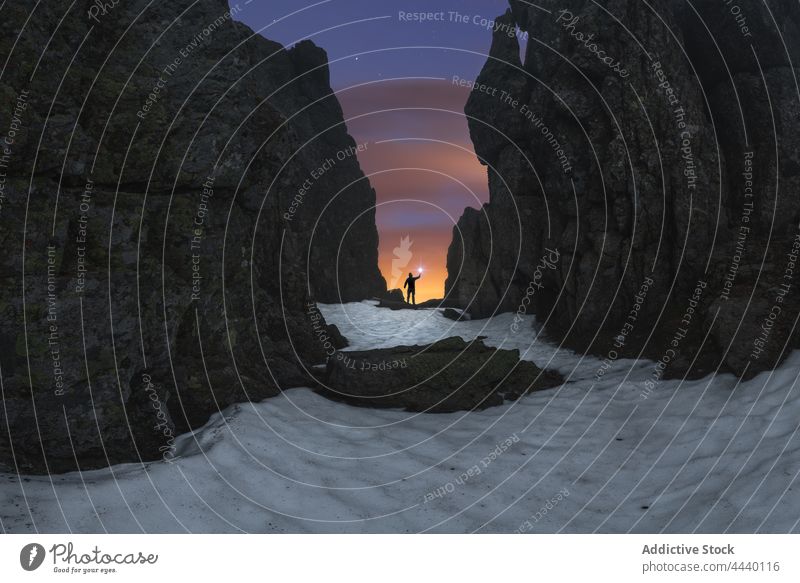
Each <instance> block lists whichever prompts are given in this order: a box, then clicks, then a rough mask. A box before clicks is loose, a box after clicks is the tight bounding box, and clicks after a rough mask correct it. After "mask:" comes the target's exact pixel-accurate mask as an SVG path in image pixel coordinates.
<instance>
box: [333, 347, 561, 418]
mask: <svg viewBox="0 0 800 583" xmlns="http://www.w3.org/2000/svg"><path fill="white" fill-rule="evenodd" d="M562 383H563V379H562V378H561V376H560V375H559V374H558V373H556V372H554V371H549V370H542V369H540V368H538V367H537V366H536V365H534V364H533V363H531V362H528V361H524V360H520V358H519V351H518V350H503V349H497V348H490V347H487V346H486V345H485V344H484V343H483V342H482V341H480V340H475V341H472V342H466V341H464V340H463V339H461V338H455V337H454V338H447V339H444V340H440V341H438V342H435V343H433V344H430V345H425V346H398V347H396V348H388V349H380V350H368V351H357V352H338V353H337V354H336V355H335V356H333V357H331V358H329V359H328V364H327V368H326V372H325V378H324V383H323V384H324V387H323V388H321V389H318V390H319V391H320V392H321V394H324V395H325V396H327V397H329V398H332V399H336V400H341V401H344V402H347V403H350V404H353V405H360V406H364V407H391V408H402V409H405V410H407V411H423V412H427V413H447V412H452V411H470V410H475V409H485V408H487V407H492V406H496V405H501V404H502V403H503V402H504V401H506V400H515V399H518V398H520V397H521V396H522V395H524V394H526V393H528V392H531V391H537V390H541V389H547V388H552V387H555V386H558V385H560V384H562Z"/></svg>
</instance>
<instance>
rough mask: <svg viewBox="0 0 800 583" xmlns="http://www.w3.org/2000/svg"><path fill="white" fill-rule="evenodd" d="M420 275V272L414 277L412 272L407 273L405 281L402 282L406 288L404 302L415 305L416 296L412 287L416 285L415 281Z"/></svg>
mask: <svg viewBox="0 0 800 583" xmlns="http://www.w3.org/2000/svg"><path fill="white" fill-rule="evenodd" d="M420 277H422V274H420V275H418V276H417V277H414V274H413V273H409V274H408V277H407V278H406V282H405V283H404V284H403V287H404V288H408V291H407V292H406V303H409V304H414V305H415V306H416V305H417V298H416V293H415V290H414V287H415V286H416V281H417V280H418V279H419V278H420Z"/></svg>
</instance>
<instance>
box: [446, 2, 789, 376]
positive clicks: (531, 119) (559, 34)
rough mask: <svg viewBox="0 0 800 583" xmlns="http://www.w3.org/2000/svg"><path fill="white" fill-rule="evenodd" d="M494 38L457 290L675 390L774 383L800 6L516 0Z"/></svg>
mask: <svg viewBox="0 0 800 583" xmlns="http://www.w3.org/2000/svg"><path fill="white" fill-rule="evenodd" d="M498 22H499V23H500V24H501V25H500V26H497V27H496V32H495V33H494V38H493V43H492V49H491V54H490V56H489V59H488V60H487V63H486V65H485V66H484V68H483V70H482V72H481V74H480V76H479V78H478V79H477V87H476V88H475V89H474V90H473V91H472V93H471V96H470V98H469V101H468V103H467V105H466V108H465V113H466V115H467V116H468V122H469V127H470V134H471V137H472V141H473V143H474V145H475V151H476V153H477V155H478V156H479V158H480V160H481V162H482V163H484V164H485V165H486V166H487V172H488V181H489V190H490V202H489V203H488V204H486V205H484V207H483V208H482V209H481V210H475V209H467V211H466V212H465V213H464V215H463V216H462V217H461V219H460V221H459V223H458V225H457V226H456V228H455V229H454V235H453V243H452V244H451V247H450V250H449V254H448V272H449V277H448V280H447V283H446V290H447V292H448V293H450V294H452V295H451V297H454V298H457V299H458V301H459V302H460V303H461V304H462V305H464V306H469V309H470V311H471V312H472V313H473V315H478V316H487V315H490V314H492V313H494V312H497V311H518V312H519V313H524V312H528V313H530V312H533V313H535V314H536V315H537V318H538V320H539V321H540V322H542V323H543V324H544V326H545V330H546V332H547V333H548V334H549V335H550V336H551V337H552V338H554V339H556V340H560V341H563V342H564V343H565V344H566V345H567V346H570V347H573V348H575V349H577V350H580V351H591V352H594V353H596V354H599V355H603V356H605V357H607V358H608V360H611V361H613V360H615V359H616V358H619V357H621V356H623V355H627V356H639V355H644V356H648V357H650V358H654V359H657V360H659V361H664V363H665V365H666V367H667V374H682V373H686V372H690V373H691V374H704V373H706V372H709V371H712V370H718V369H719V370H730V371H733V372H735V373H737V374H740V375H744V376H749V375H752V374H753V373H755V372H757V371H760V370H765V369H769V368H772V367H774V366H775V364H776V363H777V362H779V361H780V359H781V358H782V357H783V356H784V355H785V348H787V347H793V346H797V336H796V334H795V332H794V329H795V323H796V319H797V316H798V293H799V292H798V286H800V273H795V271H796V268H795V265H794V261H795V259H796V255H795V253H796V251H797V248H798V245H800V239H799V238H798V235H800V231H798V221H799V220H800V197H799V196H798V186H799V185H798V179H800V166H798V160H800V153H799V151H798V147H797V146H798V144H797V139H798V138H797V135H798V134H797V129H798V119H800V118H799V117H798V113H800V109H799V108H800V92H798V82H797V79H798V69H797V68H796V67H798V63H797V62H796V61H797V59H798V57H800V51H798V47H800V7H798V5H797V3H793V2H790V1H777V2H770V3H768V5H765V4H763V3H739V4H738V6H732V5H731V6H728V5H726V4H725V3H721V2H714V1H711V0H703V1H699V2H693V3H683V2H674V3H673V2H668V3H659V4H655V5H654V4H652V3H650V4H649V5H648V4H645V3H641V2H638V1H634V0H612V1H610V2H606V3H603V5H602V6H601V5H600V3H595V2H591V1H584V0H567V1H563V0H562V1H551V0H547V1H544V2H538V3H537V4H536V6H532V5H530V4H529V3H525V2H520V1H517V0H511V2H510V9H509V10H508V12H507V13H506V14H505V15H504V16H502V17H501V18H500V19H498ZM526 35H527V37H528V38H527V47H526V51H525V57H524V62H522V61H521V60H520V57H519V52H520V49H519V42H518V38H519V37H520V36H522V37H525V36H526ZM792 59H794V60H795V62H793V61H792ZM793 67H794V68H793ZM554 254H555V255H556V256H558V257H559V261H558V264H557V265H553V264H552V262H551V261H550V260H549V258H550V257H552V256H554ZM462 260H463V261H464V262H465V264H464V267H463V268H460V265H461V262H462Z"/></svg>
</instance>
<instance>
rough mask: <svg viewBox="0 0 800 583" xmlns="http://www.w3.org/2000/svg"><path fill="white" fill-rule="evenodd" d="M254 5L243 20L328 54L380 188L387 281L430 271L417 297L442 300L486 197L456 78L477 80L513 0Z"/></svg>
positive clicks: (281, 0) (263, 0)
mask: <svg viewBox="0 0 800 583" xmlns="http://www.w3.org/2000/svg"><path fill="white" fill-rule="evenodd" d="M246 2H247V0H238V1H237V0H231V2H230V3H231V6H236V5H237V4H238V5H239V8H240V9H241V12H239V13H238V14H237V15H236V18H237V20H240V21H241V22H243V23H245V24H247V25H248V26H250V27H251V28H253V29H254V30H256V31H259V32H261V34H263V35H264V36H266V37H267V38H269V39H271V40H274V41H278V42H280V43H282V44H284V45H285V46H291V45H293V44H295V43H297V42H299V41H300V40H304V39H311V40H313V41H314V42H315V43H316V44H317V45H319V46H321V47H322V48H324V49H325V50H326V51H327V53H328V59H329V61H330V73H331V85H332V86H333V89H334V91H336V92H337V95H338V97H339V101H340V102H341V104H342V109H343V110H344V114H345V120H346V123H347V128H348V131H349V132H350V134H351V135H352V136H353V138H354V139H355V140H356V142H357V143H359V144H366V150H365V151H364V152H363V153H362V154H360V155H359V162H360V163H361V168H362V170H363V171H364V173H365V174H366V175H367V176H368V177H369V179H370V182H371V183H372V186H373V187H374V188H375V191H376V193H377V211H376V223H377V227H378V234H379V235H380V248H379V266H380V269H381V272H382V273H383V275H384V277H385V278H386V282H387V285H388V286H389V288H394V287H402V285H403V279H404V278H405V276H406V275H407V273H408V272H409V271H414V272H417V270H418V269H419V268H420V267H422V268H423V274H422V278H421V279H420V280H419V281H418V282H417V301H424V300H426V299H431V298H441V297H443V296H444V280H445V278H446V277H447V269H446V258H447V248H448V246H449V245H450V241H451V239H452V230H453V226H454V225H455V222H456V221H457V220H458V218H459V217H460V216H461V214H462V212H463V211H464V208H465V207H467V206H471V207H475V208H479V207H480V206H481V204H483V203H484V202H486V201H487V200H488V188H487V178H486V169H485V167H483V166H481V164H480V163H479V162H478V160H477V158H476V157H475V154H474V151H473V148H472V142H471V141H470V139H469V130H468V128H467V122H466V119H465V117H464V113H463V110H464V104H465V103H466V100H467V97H468V89H466V88H464V87H462V86H458V85H457V84H455V83H454V82H453V78H454V76H457V77H458V78H460V79H467V80H474V79H475V78H476V77H477V75H478V73H479V72H480V70H481V67H482V66H483V64H484V63H485V61H486V55H487V54H488V52H489V47H490V45H491V40H492V34H491V22H492V21H493V20H494V18H496V17H497V16H499V15H501V14H503V13H504V12H505V11H506V9H507V8H508V4H507V1H506V0H433V1H431V0H428V1H422V0H414V1H405V0H401V1H392V0H372V1H369V0H251V1H250V2H249V3H246ZM415 13H423V14H426V15H427V14H431V16H433V18H435V19H429V18H427V17H426V18H425V20H424V21H420V20H414V18H415V17H413V16H411V15H412V14H415ZM406 237H407V238H408V243H403V242H402V240H403V239H404V238H406ZM393 267H394V270H393ZM398 273H400V274H402V276H401V277H399V279H398V277H397V274H398Z"/></svg>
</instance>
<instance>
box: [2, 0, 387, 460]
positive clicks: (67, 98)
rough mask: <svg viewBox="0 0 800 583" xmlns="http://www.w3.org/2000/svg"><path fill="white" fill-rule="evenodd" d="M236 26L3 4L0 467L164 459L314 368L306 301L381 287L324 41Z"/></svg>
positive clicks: (150, 14) (218, 9)
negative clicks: (224, 413) (270, 36)
mask: <svg viewBox="0 0 800 583" xmlns="http://www.w3.org/2000/svg"><path fill="white" fill-rule="evenodd" d="M235 10H236V8H234V9H233V11H234V12H235ZM234 19H235V13H234V14H231V9H229V7H228V4H227V3H226V2H224V1H223V0H200V1H199V2H190V1H188V0H186V1H184V0H176V1H174V2H168V3H157V2H145V1H143V0H126V1H125V2H106V3H99V2H90V1H89V0H78V2H76V3H74V4H72V5H69V4H64V3H58V2H54V1H51V2H42V3H38V4H36V6H35V7H34V6H33V5H28V4H26V3H20V2H16V3H10V4H6V6H4V8H3V19H2V21H0V55H2V60H3V62H4V63H5V67H4V68H3V70H2V80H1V82H0V139H2V150H0V195H2V196H1V197H0V202H1V203H2V206H1V207H0V241H1V242H2V249H3V252H2V259H0V277H2V285H1V286H0V293H1V294H2V296H1V297H0V314H2V318H0V327H1V328H2V333H1V334H0V340H1V341H2V342H3V346H2V347H1V348H0V366H1V367H2V368H1V369H0V374H1V376H0V379H1V380H2V385H1V386H2V398H3V407H4V410H3V414H2V415H0V468H5V469H12V470H18V471H23V472H61V471H66V470H71V469H76V468H80V469H88V468H95V467H100V466H105V465H108V464H110V463H117V462H130V461H138V460H140V459H154V458H156V457H158V456H162V455H163V456H169V455H170V451H169V447H170V444H171V442H172V439H173V437H174V435H175V434H176V433H177V432H181V431H185V430H188V429H191V428H194V427H197V426H199V425H201V424H203V423H205V421H206V420H207V419H208V417H209V415H210V414H212V413H215V412H217V411H218V410H219V409H221V408H223V407H225V406H227V405H229V404H231V403H233V402H237V401H242V400H246V399H263V398H265V397H267V396H270V395H274V394H276V392H277V391H278V390H280V389H281V388H284V387H288V386H296V385H298V384H304V383H305V382H306V372H305V367H306V366H308V365H309V364H312V363H319V362H321V361H323V360H324V356H325V351H326V338H327V336H326V333H327V330H326V327H325V322H324V320H323V319H322V317H321V316H320V315H319V313H318V312H317V311H316V310H315V308H314V307H313V303H312V300H313V299H317V300H322V301H326V302H336V301H351V300H358V299H363V298H365V297H370V296H373V295H376V294H379V293H380V292H382V291H383V290H384V289H385V283H384V281H383V278H382V277H381V276H380V273H379V271H378V268H377V231H376V228H375V221H374V204H375V193H374V191H373V190H372V188H371V187H370V185H369V182H368V181H367V179H366V178H365V177H364V175H363V173H362V172H361V170H360V167H359V164H358V159H357V154H358V151H359V149H360V148H363V147H364V146H363V145H359V144H356V143H355V142H354V141H353V139H352V138H351V137H350V136H349V135H348V134H347V129H346V127H345V123H344V120H343V116H342V111H341V108H340V106H339V104H338V101H337V99H336V97H335V96H334V95H333V93H332V92H331V88H330V83H329V79H328V68H327V57H326V54H325V52H324V51H323V50H322V49H320V48H318V47H316V46H315V45H314V44H313V43H311V42H309V41H304V42H301V43H299V44H297V45H296V46H295V47H293V48H290V49H286V48H284V47H283V46H281V45H280V44H278V43H275V42H272V41H269V40H266V39H265V38H264V37H262V36H260V35H258V34H254V33H253V31H252V30H250V29H249V28H247V27H246V26H243V25H241V24H239V23H237V22H235V20H234ZM339 243H341V244H339Z"/></svg>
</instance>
